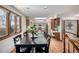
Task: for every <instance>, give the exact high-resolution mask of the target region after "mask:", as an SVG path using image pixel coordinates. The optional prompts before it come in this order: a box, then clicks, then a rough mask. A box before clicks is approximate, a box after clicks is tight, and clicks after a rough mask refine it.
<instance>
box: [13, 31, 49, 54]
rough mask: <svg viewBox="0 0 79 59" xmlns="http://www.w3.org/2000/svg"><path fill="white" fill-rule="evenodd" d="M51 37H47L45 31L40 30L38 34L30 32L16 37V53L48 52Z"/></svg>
mask: <svg viewBox="0 0 79 59" xmlns="http://www.w3.org/2000/svg"><path fill="white" fill-rule="evenodd" d="M49 41H50V37H49V36H48V38H45V36H44V32H42V31H38V32H37V35H34V36H32V35H29V34H28V32H25V33H23V38H22V35H21V34H19V35H17V36H16V37H14V44H15V48H16V53H48V52H49Z"/></svg>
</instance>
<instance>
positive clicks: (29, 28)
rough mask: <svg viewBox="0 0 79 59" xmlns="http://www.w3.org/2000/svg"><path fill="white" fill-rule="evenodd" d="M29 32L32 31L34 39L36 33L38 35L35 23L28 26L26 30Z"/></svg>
mask: <svg viewBox="0 0 79 59" xmlns="http://www.w3.org/2000/svg"><path fill="white" fill-rule="evenodd" d="M26 31H27V32H28V33H31V34H32V37H31V38H32V40H34V39H35V38H37V37H35V35H37V27H36V25H35V24H32V25H30V26H28V28H27V30H26Z"/></svg>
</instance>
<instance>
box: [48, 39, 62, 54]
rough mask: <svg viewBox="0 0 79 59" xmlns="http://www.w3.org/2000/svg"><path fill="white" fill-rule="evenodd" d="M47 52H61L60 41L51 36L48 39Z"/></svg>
mask: <svg viewBox="0 0 79 59" xmlns="http://www.w3.org/2000/svg"><path fill="white" fill-rule="evenodd" d="M49 53H63V43H62V41H59V40H56V39H54V38H52V39H51V40H50V46H49Z"/></svg>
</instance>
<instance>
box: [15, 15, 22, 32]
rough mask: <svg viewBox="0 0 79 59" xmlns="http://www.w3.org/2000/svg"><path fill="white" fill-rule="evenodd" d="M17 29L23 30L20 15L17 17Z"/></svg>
mask: <svg viewBox="0 0 79 59" xmlns="http://www.w3.org/2000/svg"><path fill="white" fill-rule="evenodd" d="M16 29H17V32H20V31H21V17H20V16H17V17H16Z"/></svg>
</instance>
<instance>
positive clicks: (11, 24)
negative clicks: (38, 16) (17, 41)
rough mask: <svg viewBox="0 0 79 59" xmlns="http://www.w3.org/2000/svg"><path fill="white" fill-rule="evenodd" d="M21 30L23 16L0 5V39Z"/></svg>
mask: <svg viewBox="0 0 79 59" xmlns="http://www.w3.org/2000/svg"><path fill="white" fill-rule="evenodd" d="M20 32H21V16H19V15H18V14H16V13H14V12H12V11H10V10H8V9H6V8H4V7H2V6H0V40H3V39H5V38H8V37H10V36H12V34H13V35H15V34H18V33H20Z"/></svg>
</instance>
